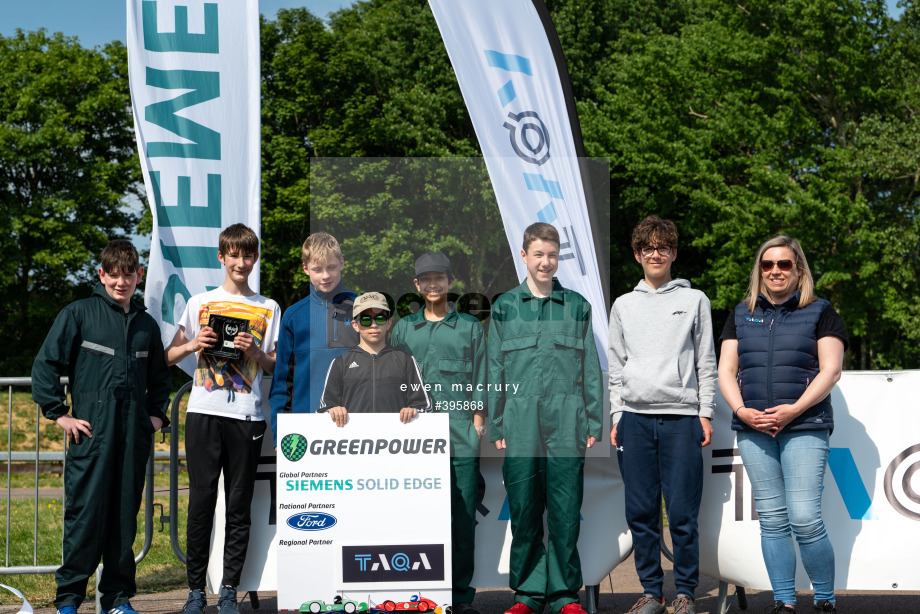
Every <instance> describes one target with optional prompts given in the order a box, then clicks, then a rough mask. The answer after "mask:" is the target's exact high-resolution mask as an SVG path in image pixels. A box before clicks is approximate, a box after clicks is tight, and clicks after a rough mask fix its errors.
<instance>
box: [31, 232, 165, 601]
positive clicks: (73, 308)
mask: <svg viewBox="0 0 920 614" xmlns="http://www.w3.org/2000/svg"><path fill="white" fill-rule="evenodd" d="M100 260H101V261H102V262H101V266H100V268H99V281H100V283H99V284H98V285H97V286H96V289H95V290H94V291H93V294H92V296H90V297H89V298H86V299H83V300H79V301H76V302H73V303H71V304H70V305H67V306H66V307H64V309H62V310H61V313H59V314H58V316H57V319H56V320H55V321H54V325H53V326H52V327H51V330H50V331H48V336H47V337H46V338H45V342H44V344H42V348H41V350H40V351H39V353H38V356H36V358H35V363H34V364H33V365H32V398H33V399H34V400H35V402H36V403H37V404H38V405H39V406H40V407H41V409H42V413H43V414H44V415H45V417H46V418H48V419H49V420H54V421H55V422H56V423H57V424H58V426H60V427H61V428H62V429H64V432H65V433H66V436H67V441H68V442H69V444H70V445H69V446H68V447H67V462H66V464H65V469H64V497H65V512H64V540H63V562H62V564H61V566H60V567H59V568H58V570H57V572H55V577H54V579H55V582H57V595H56V596H55V598H54V605H55V606H56V607H57V611H58V614H76V611H77V609H78V608H79V607H80V604H81V603H82V602H83V600H84V599H85V598H86V582H87V580H88V579H89V577H90V575H92V574H93V572H95V571H96V566H97V565H99V561H100V559H101V560H102V561H103V563H104V565H105V566H104V568H103V570H102V578H101V580H100V582H99V590H100V592H101V593H102V597H101V598H100V601H101V603H102V608H103V610H105V611H106V612H107V613H109V614H132V613H133V612H134V608H132V607H131V603H130V602H129V601H128V600H129V599H130V598H131V597H133V596H134V594H135V593H136V592H137V586H136V584H135V581H134V572H135V565H134V552H133V551H132V547H133V544H134V537H135V535H136V533H137V512H138V510H139V509H140V505H141V492H142V490H143V487H144V475H145V472H146V467H147V459H148V457H149V456H150V448H151V447H152V446H153V434H154V433H155V432H156V431H158V430H159V429H160V428H161V427H162V426H165V425H166V424H168V423H169V420H168V419H167V418H166V414H165V413H164V412H163V410H164V408H165V406H166V402H167V401H168V400H169V388H170V386H169V369H168V368H167V367H166V363H165V362H164V360H163V342H162V340H161V339H160V328H159V326H157V323H156V320H154V319H153V317H152V316H151V315H150V314H148V313H147V309H146V308H145V307H144V306H143V305H141V304H140V303H137V302H135V301H133V300H132V298H131V297H132V296H133V295H134V290H135V288H136V287H137V284H138V282H140V280H141V278H142V277H143V275H144V269H142V268H141V267H140V265H139V262H138V258H137V250H136V249H134V246H133V245H132V244H131V242H130V241H126V240H124V239H116V240H115V241H111V242H110V243H109V244H108V245H106V247H105V249H104V250H102V255H101V257H100ZM63 375H66V376H68V377H69V378H70V391H71V392H70V396H71V399H72V400H73V407H68V406H67V393H66V390H65V389H64V386H62V385H61V376H63Z"/></svg>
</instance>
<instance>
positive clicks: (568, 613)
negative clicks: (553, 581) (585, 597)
mask: <svg viewBox="0 0 920 614" xmlns="http://www.w3.org/2000/svg"><path fill="white" fill-rule="evenodd" d="M559 611H560V612H561V613H562V614H588V613H587V612H585V609H584V608H583V607H581V604H580V603H578V602H577V601H573V602H572V603H567V604H565V605H564V606H562V609H561V610H559Z"/></svg>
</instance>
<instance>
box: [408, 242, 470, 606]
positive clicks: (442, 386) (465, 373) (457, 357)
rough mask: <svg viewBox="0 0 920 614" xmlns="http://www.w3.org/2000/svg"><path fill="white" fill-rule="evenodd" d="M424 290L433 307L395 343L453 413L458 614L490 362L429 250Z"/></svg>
mask: <svg viewBox="0 0 920 614" xmlns="http://www.w3.org/2000/svg"><path fill="white" fill-rule="evenodd" d="M413 281H414V283H415V287H416V289H417V290H418V291H419V293H420V294H421V295H422V296H423V297H424V299H425V307H424V308H423V309H419V310H418V311H417V312H415V313H413V314H411V315H408V316H406V317H405V318H403V319H401V320H400V321H399V322H397V323H396V326H395V327H394V329H393V335H392V338H391V342H392V344H393V346H395V347H397V348H399V349H402V350H403V351H405V352H407V353H409V354H411V355H412V356H413V357H415V360H416V361H417V362H418V365H419V368H420V369H421V371H422V379H423V380H424V382H425V383H426V384H428V385H430V386H431V396H432V397H433V399H434V405H435V410H436V411H447V412H448V413H449V415H450V453H451V458H450V493H451V517H452V519H453V522H452V523H451V527H452V528H451V534H452V535H451V540H452V542H451V543H452V548H451V550H452V552H451V560H452V566H453V595H452V600H453V605H452V614H478V612H477V610H476V609H475V608H473V607H472V605H471V603H472V601H473V596H474V595H475V594H476V589H475V588H473V587H471V586H470V582H471V581H472V579H473V558H474V543H475V539H474V535H475V531H476V492H477V488H478V482H479V438H480V436H481V435H482V433H483V432H484V431H485V426H483V422H484V421H485V409H486V398H487V392H486V385H485V384H486V364H485V353H486V347H485V340H484V339H483V332H482V326H481V325H480V324H479V320H477V319H476V318H474V317H473V316H471V315H469V314H465V313H460V312H459V311H457V309H456V307H455V306H454V305H453V304H449V303H448V302H447V293H448V292H449V291H450V289H451V286H453V283H454V275H453V272H452V271H451V266H450V260H448V259H447V256H445V255H444V254H442V253H438V252H429V253H427V254H423V255H422V256H420V257H419V258H418V260H416V261H415V278H414V280H413Z"/></svg>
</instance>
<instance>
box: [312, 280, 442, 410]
mask: <svg viewBox="0 0 920 614" xmlns="http://www.w3.org/2000/svg"><path fill="white" fill-rule="evenodd" d="M351 323H352V326H353V327H354V328H355V330H356V331H357V332H358V335H359V337H360V341H359V343H358V345H357V346H356V347H354V348H352V349H350V350H348V351H347V352H345V353H344V354H342V355H341V356H339V357H337V358H336V359H335V360H333V361H332V364H331V365H329V371H328V372H327V373H326V384H325V386H324V388H323V396H322V398H321V399H320V407H319V409H318V410H317V411H319V412H329V416H330V417H331V418H332V420H333V421H334V422H335V423H336V424H337V425H338V426H345V423H346V422H348V414H349V413H398V414H399V419H400V421H401V422H403V423H406V422H409V421H410V420H412V419H413V418H415V416H416V415H418V413H419V412H426V411H430V410H431V399H430V397H429V396H428V393H427V392H425V386H424V384H423V383H422V376H421V373H420V372H419V368H418V365H417V364H416V362H415V359H414V358H412V357H411V356H409V355H408V354H406V353H405V352H402V351H400V350H397V349H395V348H394V347H393V346H391V345H389V344H388V343H387V342H386V334H387V330H389V328H390V307H389V305H388V304H387V300H386V297H385V296H383V295H382V294H380V293H379V292H365V293H364V294H362V295H361V296H359V297H358V298H356V299H355V304H354V309H353V311H352V321H351Z"/></svg>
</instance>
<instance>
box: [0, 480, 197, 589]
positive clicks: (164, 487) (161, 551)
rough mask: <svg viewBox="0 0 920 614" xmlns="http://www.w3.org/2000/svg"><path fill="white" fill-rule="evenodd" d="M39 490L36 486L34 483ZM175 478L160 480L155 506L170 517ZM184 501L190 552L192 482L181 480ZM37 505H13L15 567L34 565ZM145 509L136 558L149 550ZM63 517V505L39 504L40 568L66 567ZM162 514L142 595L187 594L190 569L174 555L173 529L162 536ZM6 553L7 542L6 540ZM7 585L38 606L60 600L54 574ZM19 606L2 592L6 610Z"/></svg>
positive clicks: (1, 506) (1, 513) (141, 572)
mask: <svg viewBox="0 0 920 614" xmlns="http://www.w3.org/2000/svg"><path fill="white" fill-rule="evenodd" d="M33 484H34V482H33ZM168 484H169V476H168V474H166V473H161V474H156V475H155V476H154V490H155V492H154V497H153V501H154V503H160V504H162V505H163V510H164V513H167V514H168V513H169V492H168ZM179 484H180V491H179V494H180V497H179V513H178V518H179V538H180V539H179V541H180V546H181V547H182V549H183V551H184V550H185V519H186V516H187V511H188V497H187V496H181V495H182V493H183V492H184V491H183V490H181V488H183V484H184V485H185V486H186V487H187V485H188V476H187V474H185V473H182V474H180V481H179ZM34 504H35V500H34V499H33V498H27V499H13V500H12V501H11V505H10V540H9V548H10V559H9V564H10V565H33V564H34V561H35V559H34V544H35V542H34V540H33V538H32V536H33V531H34V526H35V507H34ZM144 507H145V506H144V504H141V512H140V514H138V518H137V525H138V527H137V538H136V539H135V541H134V552H135V554H136V553H138V552H140V551H141V548H142V547H143V545H144V519H145V514H144ZM6 513H7V510H6V500H5V499H3V500H0V533H5V532H6ZM62 514H63V505H62V501H61V500H59V499H54V498H39V500H38V533H39V538H38V560H37V564H38V565H57V564H59V563H60V562H61V532H62V527H61V517H62ZM159 514H160V511H159V508H157V507H155V508H154V509H153V530H154V533H153V539H152V541H151V545H150V551H149V552H148V553H147V556H146V557H145V558H144V560H142V561H141V562H140V564H138V566H137V588H138V592H159V591H164V590H171V589H174V588H181V587H182V586H184V585H185V565H183V564H182V563H181V562H179V559H178V558H177V557H176V555H175V553H173V550H172V546H171V545H170V543H169V525H168V524H167V525H165V526H163V532H162V533H161V532H159V530H160V521H159ZM0 541H2V543H0V545H2V547H5V545H6V540H0ZM0 563H2V564H5V563H6V553H5V551H3V552H0ZM2 581H3V582H4V583H5V584H9V585H11V586H14V587H15V588H17V589H18V590H19V591H21V592H22V593H23V594H24V595H25V596H26V598H28V599H29V601H30V602H31V603H32V604H33V605H35V606H50V605H51V602H52V601H53V600H54V593H55V584H54V575H53V574H27V575H21V576H12V577H6V579H4V580H2ZM87 589H88V593H87V601H92V600H94V599H95V598H96V597H95V576H94V577H91V578H90V580H89V584H88V587H87ZM18 603H19V601H18V600H17V599H16V597H14V596H13V595H12V594H11V593H7V592H5V591H3V592H0V605H15V604H18Z"/></svg>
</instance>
